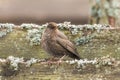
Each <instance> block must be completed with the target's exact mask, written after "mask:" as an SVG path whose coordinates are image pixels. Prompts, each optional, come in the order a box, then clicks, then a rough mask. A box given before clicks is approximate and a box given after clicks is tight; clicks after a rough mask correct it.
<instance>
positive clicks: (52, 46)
mask: <svg viewBox="0 0 120 80" xmlns="http://www.w3.org/2000/svg"><path fill="white" fill-rule="evenodd" d="M41 46H42V48H43V49H44V50H45V51H46V52H47V53H49V54H50V55H52V56H54V57H60V58H62V57H63V56H69V57H71V58H73V59H78V60H79V59H81V58H80V56H79V54H78V52H77V50H76V48H75V45H74V44H73V43H72V42H71V41H70V40H69V39H68V38H67V36H66V35H65V34H63V33H62V32H61V31H59V30H58V27H57V24H56V23H55V22H50V23H49V24H48V26H47V28H46V30H45V31H44V33H43V35H42V40H41Z"/></svg>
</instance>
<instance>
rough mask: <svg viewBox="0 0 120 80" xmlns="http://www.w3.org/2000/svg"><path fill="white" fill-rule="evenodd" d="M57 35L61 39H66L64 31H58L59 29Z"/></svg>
mask: <svg viewBox="0 0 120 80" xmlns="http://www.w3.org/2000/svg"><path fill="white" fill-rule="evenodd" d="M57 36H58V37H60V38H62V39H68V38H67V36H66V35H65V34H64V33H62V32H60V31H59V30H58V31H57Z"/></svg>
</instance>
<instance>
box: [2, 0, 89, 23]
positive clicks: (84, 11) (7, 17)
mask: <svg viewBox="0 0 120 80" xmlns="http://www.w3.org/2000/svg"><path fill="white" fill-rule="evenodd" d="M89 17H90V4H89V0H0V23H6V22H8V23H14V24H21V23H37V24H43V23H46V22H50V21H55V22H64V21H70V22H71V23H73V24H86V23H88V19H89Z"/></svg>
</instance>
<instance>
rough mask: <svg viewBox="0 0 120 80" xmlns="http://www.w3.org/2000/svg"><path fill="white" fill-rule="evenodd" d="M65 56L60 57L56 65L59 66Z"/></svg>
mask: <svg viewBox="0 0 120 80" xmlns="http://www.w3.org/2000/svg"><path fill="white" fill-rule="evenodd" d="M65 56H66V55H64V56H62V57H61V58H60V59H59V60H58V64H60V63H61V62H62V60H63V59H64V57H65Z"/></svg>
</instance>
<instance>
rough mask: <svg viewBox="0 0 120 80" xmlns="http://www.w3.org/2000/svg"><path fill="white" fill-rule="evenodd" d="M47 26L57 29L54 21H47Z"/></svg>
mask: <svg viewBox="0 0 120 80" xmlns="http://www.w3.org/2000/svg"><path fill="white" fill-rule="evenodd" d="M47 28H49V29H54V30H55V29H57V24H56V23H55V22H50V23H48V26H47Z"/></svg>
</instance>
